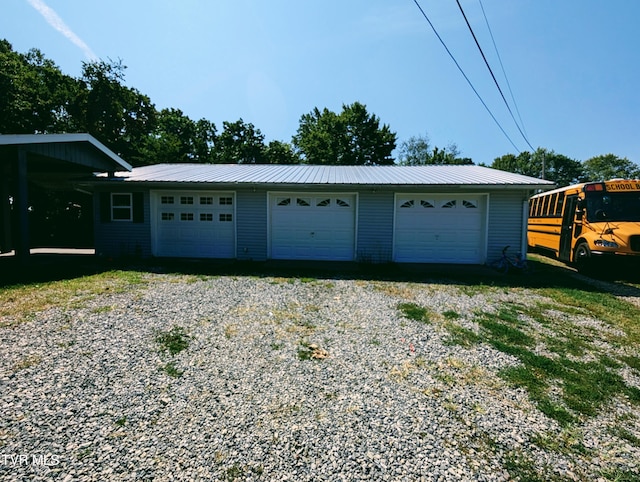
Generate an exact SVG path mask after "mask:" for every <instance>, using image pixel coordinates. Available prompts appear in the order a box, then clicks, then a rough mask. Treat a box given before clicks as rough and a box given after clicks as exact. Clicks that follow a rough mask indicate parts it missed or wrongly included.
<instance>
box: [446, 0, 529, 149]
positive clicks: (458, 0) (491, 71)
mask: <svg viewBox="0 0 640 482" xmlns="http://www.w3.org/2000/svg"><path fill="white" fill-rule="evenodd" d="M456 3H457V4H458V8H459V9H460V13H462V16H463V17H464V21H465V22H466V23H467V27H469V32H471V36H472V37H473V40H474V41H475V43H476V46H477V47H478V50H479V51H480V55H482V59H483V60H484V64H485V65H486V66H487V69H489V73H490V74H491V78H492V79H493V82H494V83H495V84H496V87H497V88H498V92H500V96H501V97H502V100H503V101H504V105H506V106H507V110H508V111H509V114H511V118H512V119H513V123H514V124H515V125H516V127H517V128H518V131H519V132H520V134H521V135H522V138H523V139H524V140H525V142H526V143H527V145H528V146H529V147H530V148H531V150H532V151H535V149H534V148H533V146H532V145H531V143H530V142H529V139H527V136H525V135H524V132H522V129H521V128H520V125H519V124H518V121H516V118H515V116H514V115H513V112H512V110H511V107H510V106H509V103H508V102H507V99H506V98H505V97H504V94H503V93H502V89H501V88H500V84H499V83H498V80H497V79H496V76H495V75H494V74H493V70H492V69H491V66H490V65H489V62H488V61H487V57H486V56H485V55H484V52H483V50H482V47H481V46H480V42H478V38H477V37H476V34H475V32H474V31H473V28H471V24H470V23H469V20H468V19H467V15H466V14H465V13H464V10H463V8H462V5H460V0H456Z"/></svg>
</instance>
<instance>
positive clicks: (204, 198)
mask: <svg viewBox="0 0 640 482" xmlns="http://www.w3.org/2000/svg"><path fill="white" fill-rule="evenodd" d="M200 204H204V205H208V204H213V196H201V197H200Z"/></svg>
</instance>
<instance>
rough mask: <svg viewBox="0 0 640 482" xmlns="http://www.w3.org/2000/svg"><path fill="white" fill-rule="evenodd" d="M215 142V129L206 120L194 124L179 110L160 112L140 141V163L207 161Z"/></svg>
mask: <svg viewBox="0 0 640 482" xmlns="http://www.w3.org/2000/svg"><path fill="white" fill-rule="evenodd" d="M215 140H216V127H215V125H214V124H213V123H211V122H209V121H208V120H206V119H200V120H199V121H197V122H194V121H193V120H191V119H190V118H189V117H187V116H186V115H184V113H183V112H182V111H181V110H180V109H163V110H161V111H160V112H158V113H157V122H156V127H155V129H154V131H153V132H151V133H150V134H149V135H148V136H147V138H146V139H145V141H144V147H143V150H142V152H141V154H142V161H141V162H145V163H153V164H156V163H172V162H177V163H186V162H193V163H206V162H211V161H212V156H213V154H214V153H213V147H214V143H215Z"/></svg>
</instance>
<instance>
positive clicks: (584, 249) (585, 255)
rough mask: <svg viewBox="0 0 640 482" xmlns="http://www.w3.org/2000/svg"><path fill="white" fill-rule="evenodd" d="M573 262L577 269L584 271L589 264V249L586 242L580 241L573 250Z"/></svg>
mask: <svg viewBox="0 0 640 482" xmlns="http://www.w3.org/2000/svg"><path fill="white" fill-rule="evenodd" d="M573 263H574V264H575V265H576V268H578V271H585V270H587V269H588V267H589V265H590V264H591V250H590V249H589V245H588V244H587V243H580V244H578V246H576V249H575V251H574V252H573Z"/></svg>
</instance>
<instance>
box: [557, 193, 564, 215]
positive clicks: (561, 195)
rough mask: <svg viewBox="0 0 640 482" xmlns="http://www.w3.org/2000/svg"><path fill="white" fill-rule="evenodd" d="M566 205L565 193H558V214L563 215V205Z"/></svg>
mask: <svg viewBox="0 0 640 482" xmlns="http://www.w3.org/2000/svg"><path fill="white" fill-rule="evenodd" d="M563 206H564V193H563V192H561V193H559V194H558V202H557V203H556V216H562V207H563Z"/></svg>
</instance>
